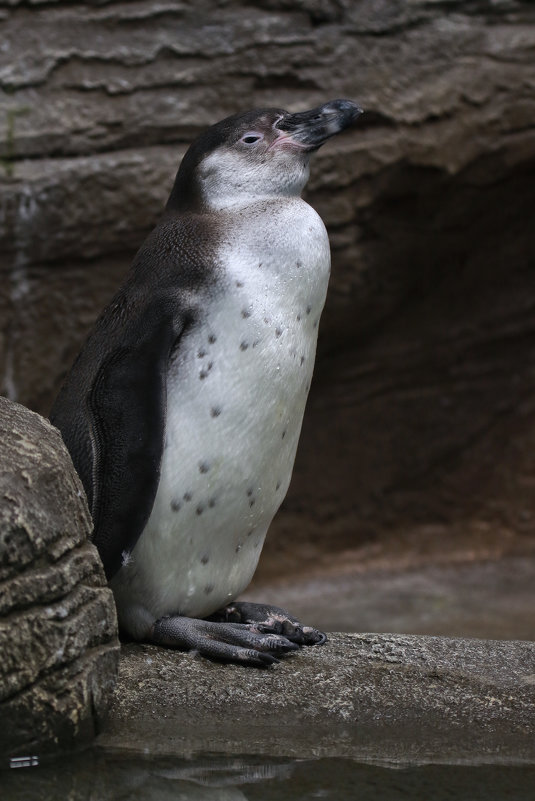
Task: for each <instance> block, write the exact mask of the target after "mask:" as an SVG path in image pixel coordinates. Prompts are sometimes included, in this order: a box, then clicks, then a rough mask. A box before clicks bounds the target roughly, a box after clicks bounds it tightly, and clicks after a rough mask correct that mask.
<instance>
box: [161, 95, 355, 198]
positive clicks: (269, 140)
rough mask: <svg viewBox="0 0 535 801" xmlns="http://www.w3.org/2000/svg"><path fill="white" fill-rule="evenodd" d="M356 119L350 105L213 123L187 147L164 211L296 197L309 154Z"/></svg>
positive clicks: (253, 113)
mask: <svg viewBox="0 0 535 801" xmlns="http://www.w3.org/2000/svg"><path fill="white" fill-rule="evenodd" d="M361 113H362V111H361V109H360V108H359V106H357V104H356V103H353V102H351V101H350V100H332V101H331V102H330V103H325V104H324V105H323V106H318V108H314V109H311V110H310V111H303V112H301V113H298V114H291V113H289V112H288V111H284V110H283V109H274V108H270V109H257V110H255V111H248V112H246V113H244V114H236V115H235V116H233V117H227V119H224V120H222V121H221V122H218V123H217V124H216V125H213V126H212V127H211V128H208V130H207V131H205V132H204V133H203V134H202V135H201V136H199V138H198V139H196V140H195V142H194V143H193V144H192V145H191V147H190V148H189V150H188V151H187V153H186V155H185V156H184V158H183V160H182V164H181V165H180V169H179V171H178V173H177V177H176V180H175V184H174V187H173V191H172V192H171V196H170V198H169V201H168V203H167V208H168V210H170V211H175V210H176V211H183V210H197V211H201V210H203V209H207V210H210V209H223V208H226V207H230V206H233V205H237V204H247V203H251V202H254V201H255V200H259V199H264V198H274V197H281V196H291V195H300V194H301V191H302V189H303V187H304V186H305V184H306V182H307V180H308V175H309V160H310V154H311V153H312V152H314V151H315V150H317V149H318V148H319V147H321V145H323V144H324V142H326V141H327V139H329V138H330V137H331V136H334V134H337V133H339V132H340V131H342V130H344V128H347V127H349V126H350V125H352V124H353V123H354V122H355V120H356V119H357V117H358V116H359V115H360V114H361Z"/></svg>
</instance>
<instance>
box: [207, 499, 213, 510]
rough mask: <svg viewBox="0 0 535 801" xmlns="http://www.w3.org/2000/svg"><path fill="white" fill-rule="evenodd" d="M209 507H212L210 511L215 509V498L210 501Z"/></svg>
mask: <svg viewBox="0 0 535 801" xmlns="http://www.w3.org/2000/svg"><path fill="white" fill-rule="evenodd" d="M208 506H209V507H210V509H213V508H214V506H215V498H210V500H209V501H208Z"/></svg>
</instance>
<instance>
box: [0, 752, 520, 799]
mask: <svg viewBox="0 0 535 801" xmlns="http://www.w3.org/2000/svg"><path fill="white" fill-rule="evenodd" d="M0 781H1V788H2V793H1V796H2V799H3V801H56V799H58V800H59V799H61V800H62V801H63V799H69V801H120V800H121V801H122V800H123V799H136V801H171V799H173V801H190V799H191V801H201V800H202V801H205V800H206V801H209V800H213V801H279V800H280V801H282V800H283V799H292V801H305V799H306V800H307V801H308V799H310V800H311V801H312V799H324V801H331V800H332V801H349V799H358V801H368V800H369V801H371V800H372V799H373V801H377V799H380V801H398V800H399V801H402V800H403V801H406V799H415V800H418V801H420V799H422V801H428V800H429V801H431V800H433V801H445V800H446V799H455V801H464V799H466V801H478V799H485V801H487V799H492V801H502V799H503V800H504V801H505V800H506V799H507V801H524V799H525V801H533V799H534V798H535V765H522V764H517V765H510V764H498V765H497V764H490V765H489V764H476V765H469V764H447V765H437V764H427V765H419V766H418V765H401V764H398V765H396V764H390V765H383V764H373V763H370V762H366V763H363V762H358V761H354V760H351V759H342V758H336V757H333V758H322V759H321V758H320V759H283V758H280V759H270V758H266V757H263V756H259V757H255V756H248V757H243V758H236V757H228V756H222V755H199V756H195V757H193V758H189V759H188V758H184V757H176V756H175V757H173V756H158V757H156V758H155V757H154V756H153V755H151V754H142V753H128V754H126V755H125V754H120V753H119V754H118V753H113V752H104V753H103V752H98V751H95V750H94V751H91V752H88V753H86V754H83V755H78V756H76V757H74V758H73V757H72V756H71V757H63V758H62V759H61V760H57V761H55V762H52V763H48V764H44V765H43V764H42V765H40V766H38V767H29V768H16V769H11V770H8V771H5V772H3V773H1V774H0Z"/></svg>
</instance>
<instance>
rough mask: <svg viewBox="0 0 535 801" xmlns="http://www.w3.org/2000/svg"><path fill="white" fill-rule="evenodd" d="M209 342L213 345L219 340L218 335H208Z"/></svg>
mask: <svg viewBox="0 0 535 801" xmlns="http://www.w3.org/2000/svg"><path fill="white" fill-rule="evenodd" d="M208 342H209V343H210V345H213V344H214V342H217V337H216V335H215V334H210V336H209V337H208Z"/></svg>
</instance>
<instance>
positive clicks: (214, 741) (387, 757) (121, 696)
mask: <svg viewBox="0 0 535 801" xmlns="http://www.w3.org/2000/svg"><path fill="white" fill-rule="evenodd" d="M534 671H535V644H534V643H530V642H519V641H517V642H501V641H489V640H487V641H485V640H463V639H447V638H440V637H417V636H406V635H391V634H331V635H329V642H328V643H327V645H325V646H323V647H320V648H304V649H302V650H301V651H299V652H298V653H296V654H295V655H292V656H291V657H290V658H287V659H285V660H284V661H283V662H282V663H281V664H279V665H277V666H276V667H274V668H270V669H267V670H247V669H244V668H242V667H239V666H236V665H225V666H222V665H217V664H215V663H211V662H207V661H206V660H204V659H202V658H197V659H196V658H194V657H193V656H192V655H191V654H181V653H177V652H173V651H170V650H165V649H162V648H156V647H154V646H144V645H129V646H126V647H124V648H123V651H122V654H121V661H120V666H119V679H118V683H117V687H116V690H115V696H114V698H115V700H114V703H113V705H112V708H111V711H110V718H109V721H108V725H107V727H106V730H105V731H104V733H103V735H102V737H101V738H100V740H99V742H100V744H101V746H102V747H108V748H109V747H117V746H119V747H121V748H123V749H126V750H127V749H128V748H129V747H130V745H129V744H130V743H131V744H132V745H135V747H136V748H137V749H138V750H141V749H143V748H145V749H147V751H148V752H150V753H151V754H158V753H163V752H166V753H174V754H191V753H195V752H196V751H200V752H204V753H225V754H234V755H236V754H240V755H246V754H265V755H269V756H270V757H277V756H286V757H301V758H307V757H311V756H312V755H314V756H315V757H316V758H317V757H320V756H337V757H344V756H345V757H353V758H359V759H375V760H379V761H383V762H386V761H391V762H413V763H414V762H427V761H431V762H433V761H435V762H437V761H438V762H449V761H459V760H461V761H463V762H470V761H475V762H478V761H491V762H492V761H494V760H498V761H501V760H505V761H506V760H507V759H512V760H527V761H529V760H533V759H535V737H534V735H535V672H534Z"/></svg>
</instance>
